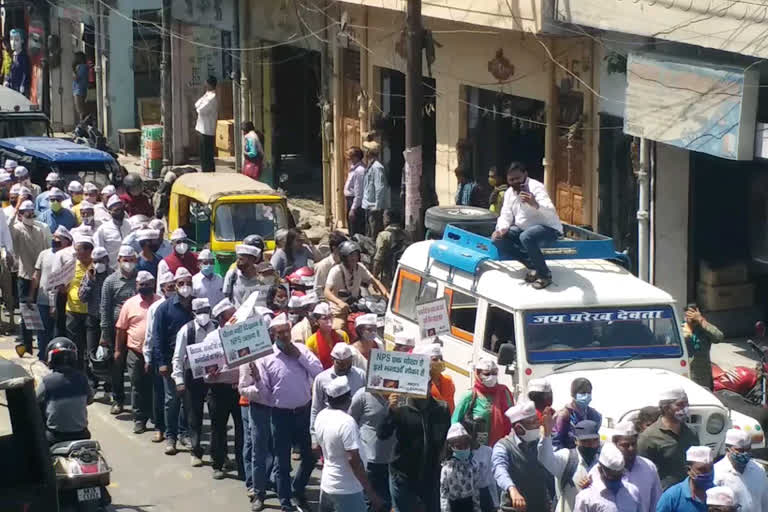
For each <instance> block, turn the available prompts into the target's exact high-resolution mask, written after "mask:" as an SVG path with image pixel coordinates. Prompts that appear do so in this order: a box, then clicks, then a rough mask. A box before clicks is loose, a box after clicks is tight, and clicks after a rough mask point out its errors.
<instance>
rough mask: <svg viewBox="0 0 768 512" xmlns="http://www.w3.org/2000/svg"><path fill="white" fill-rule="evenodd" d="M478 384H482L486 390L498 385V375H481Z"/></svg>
mask: <svg viewBox="0 0 768 512" xmlns="http://www.w3.org/2000/svg"><path fill="white" fill-rule="evenodd" d="M480 382H482V383H483V386H485V387H487V388H492V387H494V386H495V385H496V384H498V382H499V376H498V375H481V376H480Z"/></svg>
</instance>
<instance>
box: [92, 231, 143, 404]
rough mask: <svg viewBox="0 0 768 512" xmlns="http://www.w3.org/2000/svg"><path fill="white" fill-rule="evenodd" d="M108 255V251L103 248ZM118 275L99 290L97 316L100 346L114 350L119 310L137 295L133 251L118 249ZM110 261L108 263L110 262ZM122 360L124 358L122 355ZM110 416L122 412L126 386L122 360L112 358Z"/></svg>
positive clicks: (126, 246)
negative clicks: (99, 320)
mask: <svg viewBox="0 0 768 512" xmlns="http://www.w3.org/2000/svg"><path fill="white" fill-rule="evenodd" d="M105 249H106V250H107V252H109V250H108V249H107V248H106V247H105ZM116 256H117V264H116V266H117V271H115V272H114V273H113V274H112V275H110V276H109V277H107V278H106V279H105V280H104V285H103V286H102V288H101V304H100V306H99V315H100V316H101V340H100V341H99V343H100V344H101V345H104V346H107V347H111V348H113V349H114V347H115V322H117V319H118V317H119V316H120V309H121V308H122V307H123V304H125V301H127V300H128V299H130V298H131V297H133V296H134V295H135V294H136V251H134V250H133V249H132V248H131V247H130V246H128V245H122V246H120V247H118V249H117V254H116ZM110 261H111V260H110ZM122 355H123V356H125V354H122ZM112 368H113V370H114V371H113V373H112V397H113V398H112V401H113V403H112V409H111V410H110V412H111V413H112V414H120V413H121V412H123V404H124V403H125V384H124V383H123V382H124V377H123V373H124V372H125V358H124V357H120V358H115V364H114V365H113V366H112Z"/></svg>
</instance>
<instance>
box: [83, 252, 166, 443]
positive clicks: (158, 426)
mask: <svg viewBox="0 0 768 512" xmlns="http://www.w3.org/2000/svg"><path fill="white" fill-rule="evenodd" d="M96 250H98V248H97V249H94V252H96ZM105 253H106V252H105ZM157 287H158V288H159V290H160V293H159V294H158V295H160V298H159V299H158V300H156V301H155V302H153V303H152V305H151V306H149V309H148V310H147V333H146V335H145V336H144V347H143V348H142V355H143V356H144V364H145V366H144V370H145V371H146V372H147V373H150V374H151V375H152V423H154V425H155V436H154V437H153V438H152V442H153V443H160V442H162V441H163V440H164V439H165V412H164V409H165V386H164V384H163V377H162V376H161V375H160V374H159V373H158V371H157V367H156V366H155V365H154V364H152V352H153V351H152V340H153V337H152V332H153V331H154V328H155V312H156V311H157V308H159V307H160V305H161V304H162V303H163V302H165V301H166V300H167V299H168V298H169V297H172V296H173V295H174V293H175V292H176V282H175V281H174V280H173V274H171V273H170V272H165V273H163V274H159V275H158V276H157Z"/></svg>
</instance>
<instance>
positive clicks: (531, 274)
mask: <svg viewBox="0 0 768 512" xmlns="http://www.w3.org/2000/svg"><path fill="white" fill-rule="evenodd" d="M538 276H539V275H538V274H537V273H536V271H535V270H529V271H528V272H526V273H525V282H526V283H534V282H536V279H537V278H538Z"/></svg>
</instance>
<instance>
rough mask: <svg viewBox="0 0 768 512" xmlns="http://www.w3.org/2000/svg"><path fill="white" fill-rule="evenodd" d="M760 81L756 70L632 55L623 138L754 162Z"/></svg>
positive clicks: (628, 69)
mask: <svg viewBox="0 0 768 512" xmlns="http://www.w3.org/2000/svg"><path fill="white" fill-rule="evenodd" d="M759 78H760V77H759V71H758V69H757V67H754V68H751V69H746V70H745V69H744V68H738V67H730V66H718V65H715V64H710V63H707V62H699V61H692V60H683V59H677V58H674V57H671V56H666V55H653V54H641V53H630V54H629V58H628V60H627V93H626V106H625V109H624V133H626V134H628V135H634V136H637V137H645V138H647V139H651V140H655V141H659V142H664V143H666V144H670V145H672V146H677V147H679V148H683V149H687V150H690V151H700V152H702V153H708V154H710V155H714V156H719V157H722V158H728V159H731V160H752V158H753V156H754V143H755V115H756V112H757V94H758V90H759V89H758V84H759Z"/></svg>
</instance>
